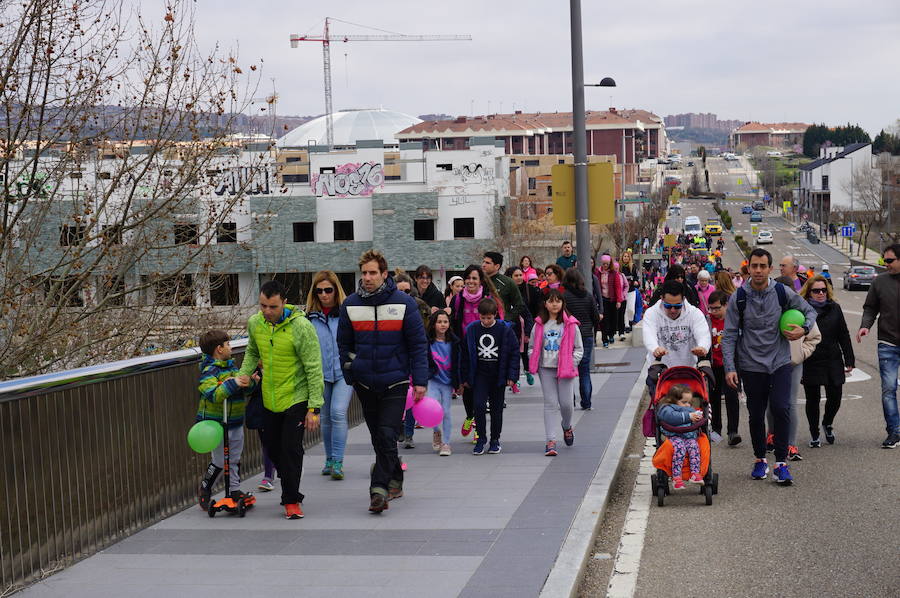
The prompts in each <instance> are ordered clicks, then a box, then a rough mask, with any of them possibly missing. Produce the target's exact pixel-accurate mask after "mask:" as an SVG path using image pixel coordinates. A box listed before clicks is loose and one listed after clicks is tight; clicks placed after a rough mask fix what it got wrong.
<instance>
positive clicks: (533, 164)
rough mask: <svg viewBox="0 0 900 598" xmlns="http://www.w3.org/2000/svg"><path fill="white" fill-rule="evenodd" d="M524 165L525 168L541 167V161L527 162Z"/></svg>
mask: <svg viewBox="0 0 900 598" xmlns="http://www.w3.org/2000/svg"><path fill="white" fill-rule="evenodd" d="M523 164H525V166H540V165H541V161H540V160H525V161H524V162H523Z"/></svg>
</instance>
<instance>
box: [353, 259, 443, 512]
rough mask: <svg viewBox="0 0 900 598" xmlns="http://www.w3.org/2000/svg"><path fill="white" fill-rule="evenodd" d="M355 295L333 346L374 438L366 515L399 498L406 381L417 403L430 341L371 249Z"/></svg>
mask: <svg viewBox="0 0 900 598" xmlns="http://www.w3.org/2000/svg"><path fill="white" fill-rule="evenodd" d="M359 270H360V274H361V280H360V282H359V287H358V288H357V291H356V292H355V293H353V294H352V295H350V296H349V297H347V300H346V301H344V303H343V304H342V305H341V317H340V321H339V323H338V332H337V342H338V350H339V351H340V357H341V364H342V367H343V370H344V379H345V380H346V381H347V382H348V383H349V384H352V385H353V388H354V389H355V390H356V395H357V396H358V397H359V400H360V403H361V404H362V407H363V416H364V417H365V419H366V425H367V426H368V428H369V433H370V434H371V436H372V447H373V448H374V449H375V466H374V467H373V469H372V481H371V484H370V488H369V498H370V503H369V511H371V512H372V513H381V512H382V511H384V510H386V509H387V508H388V503H387V501H389V500H391V499H394V498H400V497H401V496H403V470H402V469H401V466H400V457H399V456H398V454H397V436H398V434H400V429H401V423H402V419H403V412H404V408H405V405H406V393H407V390H408V388H409V382H410V378H412V384H413V388H414V392H415V399H416V401H419V400H421V399H422V397H424V396H425V389H426V386H427V384H428V340H427V339H426V337H425V326H424V325H423V323H422V318H421V316H420V315H419V312H418V308H417V307H416V302H415V300H414V299H413V298H412V297H410V296H409V295H407V294H406V293H402V292H400V291H399V290H397V286H396V285H395V284H394V281H393V279H390V278H388V267H387V261H386V260H385V259H384V255H382V253H381V252H379V251H374V250H369V251H367V252H365V253H364V254H363V255H362V257H360V259H359Z"/></svg>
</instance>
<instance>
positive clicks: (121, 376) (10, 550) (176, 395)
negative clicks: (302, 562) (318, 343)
mask: <svg viewBox="0 0 900 598" xmlns="http://www.w3.org/2000/svg"><path fill="white" fill-rule="evenodd" d="M245 346H246V340H236V341H232V348H233V351H234V355H235V357H236V359H237V360H240V358H241V357H242V356H243V351H244V347H245ZM199 360H200V354H199V351H198V350H197V349H187V350H183V351H177V352H173V353H165V354H161V355H153V356H148V357H141V358H136V359H129V360H125V361H118V362H114V363H108V364H103V365H99V366H94V367H88V368H81V369H77V370H70V371H66V372H60V373H57V374H49V375H44V376H35V377H31V378H23V379H18V380H11V381H7V382H0V460H2V472H0V485H2V488H3V500H2V501H0V582H2V583H0V595H6V594H7V593H8V592H10V591H15V589H17V588H19V587H22V586H24V585H27V584H28V583H31V582H33V581H35V580H37V579H40V578H42V577H45V576H47V575H49V574H50V573H53V572H54V571H57V570H59V569H62V568H65V567H67V566H69V565H71V564H72V563H74V562H75V561H77V560H80V559H82V558H85V557H87V556H89V555H91V554H93V553H95V552H97V551H98V550H101V549H103V548H104V547H106V546H109V545H110V544H112V543H114V542H116V541H118V540H121V539H122V538H124V537H126V536H128V535H130V534H133V533H135V532H137V531H139V530H141V529H143V528H145V527H147V526H149V525H152V524H153V523H155V522H157V521H159V520H161V519H163V518H165V517H168V516H170V515H173V514H174V513H177V512H178V511H181V510H183V509H185V508H187V507H189V506H191V505H193V504H195V503H196V494H197V484H198V481H199V479H200V476H201V474H202V472H203V470H204V468H205V466H206V464H207V463H208V460H209V457H208V455H198V454H196V453H194V452H193V451H191V449H190V448H189V447H188V444H187V439H186V435H187V431H188V429H189V428H190V427H191V426H192V425H193V423H194V416H195V414H196V409H197V400H198V394H197V382H198V364H199ZM348 418H349V420H350V425H351V426H353V425H356V424H358V423H360V422H361V421H362V419H363V418H362V409H361V407H360V405H359V402H358V400H357V399H355V398H354V399H353V401H352V402H351V405H350V410H349V413H348ZM319 441H320V432H319V431H318V430H317V431H316V432H314V433H311V434H307V435H306V438H305V440H304V445H305V446H307V447H309V446H312V445H313V444H316V443H318V442H319ZM241 466H242V468H243V470H244V472H246V474H245V475H246V477H249V476H250V475H254V474H256V473H258V472H259V471H260V469H261V467H262V451H261V448H260V444H259V441H258V438H257V435H256V434H254V433H252V432H251V433H248V434H247V437H246V443H245V445H244V452H243V456H242V458H241ZM220 486H221V481H220Z"/></svg>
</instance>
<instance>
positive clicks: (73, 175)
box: [69, 170, 81, 179]
mask: <svg viewBox="0 0 900 598" xmlns="http://www.w3.org/2000/svg"><path fill="white" fill-rule="evenodd" d="M69 178H70V179H80V178H81V173H80V172H79V171H77V170H76V171H74V172H70V173H69Z"/></svg>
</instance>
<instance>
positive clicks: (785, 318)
mask: <svg viewBox="0 0 900 598" xmlns="http://www.w3.org/2000/svg"><path fill="white" fill-rule="evenodd" d="M805 321H806V316H805V315H803V312H802V311H800V310H799V309H789V310H787V311H786V312H784V313H783V314H781V321H780V322H779V326H780V327H781V329H782V330H788V329H789V328H790V325H791V324H796V325H797V326H803V323H804V322H805Z"/></svg>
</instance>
